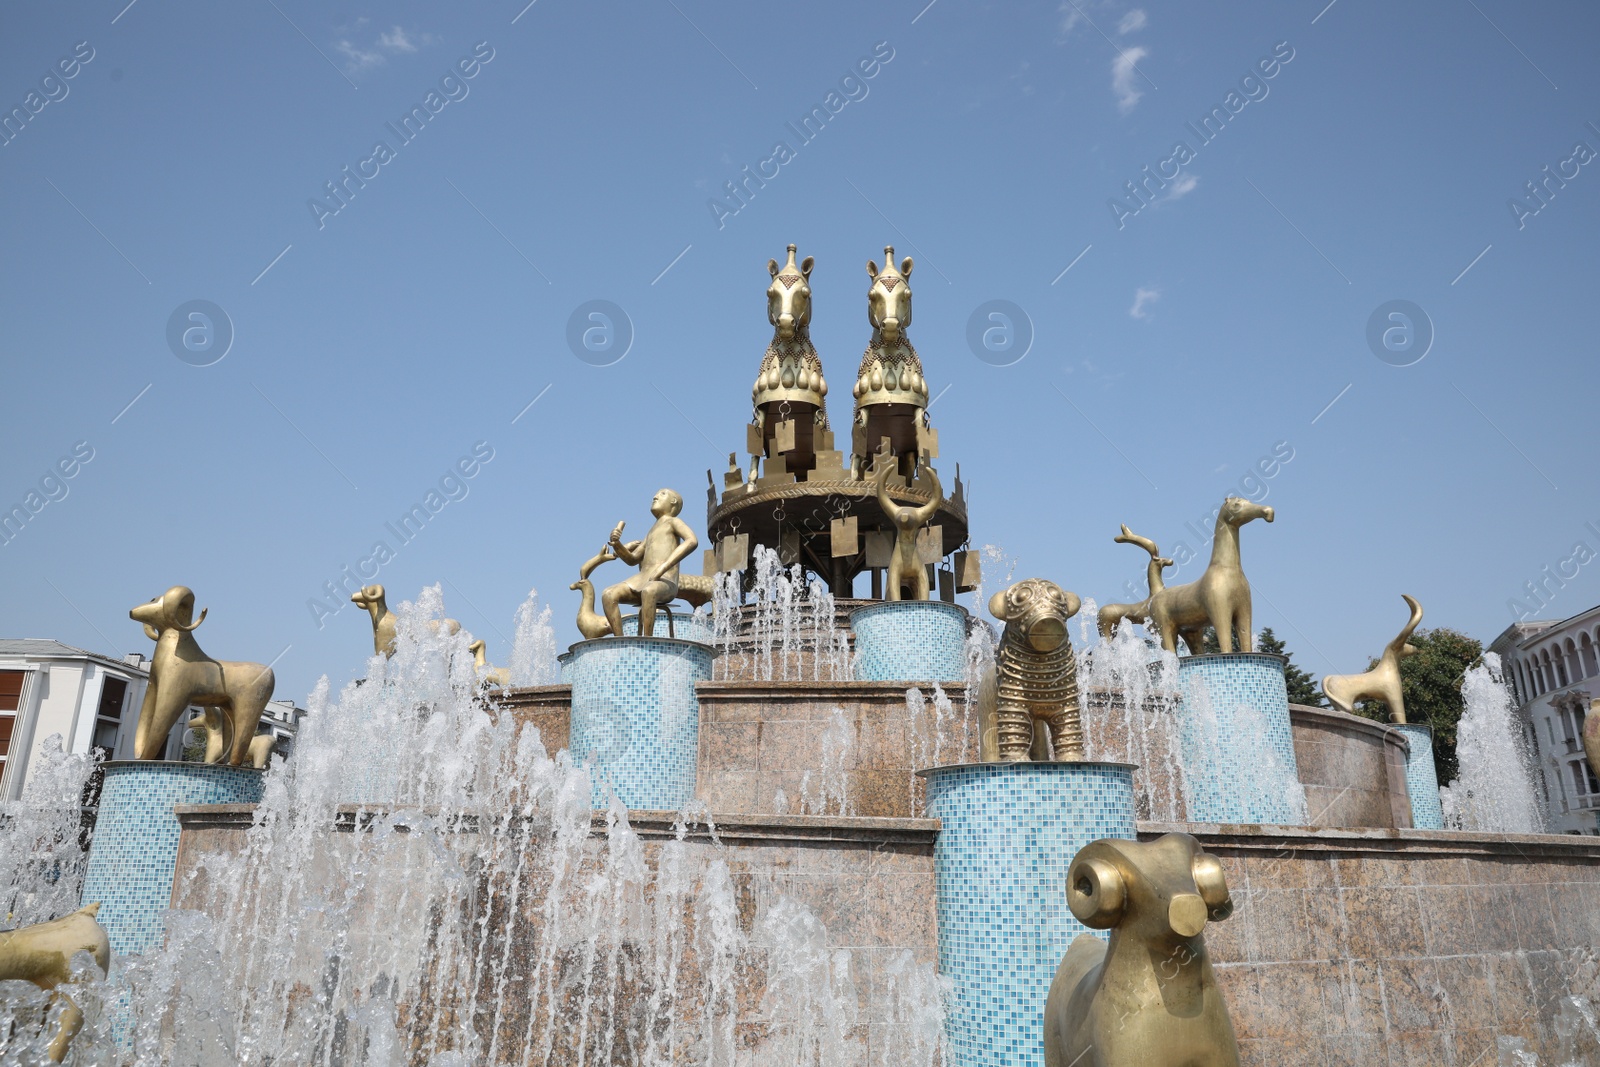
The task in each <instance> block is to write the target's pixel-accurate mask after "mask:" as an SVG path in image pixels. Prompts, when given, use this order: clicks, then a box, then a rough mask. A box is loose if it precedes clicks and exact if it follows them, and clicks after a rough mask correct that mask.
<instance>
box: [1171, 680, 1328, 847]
mask: <svg viewBox="0 0 1600 1067" xmlns="http://www.w3.org/2000/svg"><path fill="white" fill-rule="evenodd" d="M1283 663H1284V660H1283V657H1282V656H1274V655H1268V654H1264V653H1255V652H1231V653H1226V654H1220V655H1203V656H1185V657H1182V658H1180V659H1179V660H1178V685H1179V688H1180V690H1181V691H1182V694H1183V715H1182V719H1181V723H1180V726H1181V734H1182V745H1183V766H1184V773H1185V777H1186V780H1187V784H1188V796H1189V817H1190V818H1191V819H1193V820H1195V821H1197V822H1228V823H1275V824H1283V823H1297V822H1299V821H1300V820H1302V819H1303V818H1304V817H1305V816H1304V813H1303V812H1302V811H1300V810H1298V807H1299V806H1298V805H1297V804H1296V803H1295V802H1294V799H1293V798H1292V797H1291V796H1290V795H1289V790H1287V789H1284V788H1281V784H1282V783H1280V781H1279V780H1278V779H1279V778H1280V776H1281V777H1282V778H1283V779H1285V780H1286V781H1287V782H1288V783H1289V784H1290V785H1291V786H1292V785H1293V784H1294V783H1295V782H1297V781H1298V772H1297V771H1296V768H1295V750H1294V735H1293V729H1292V728H1291V726H1290V724H1289V696H1288V690H1287V687H1286V686H1285V683H1284V677H1283ZM1264 751H1265V752H1268V753H1270V754H1271V757H1272V758H1271V759H1265V760H1264V759H1263V758H1262V756H1263V752H1264Z"/></svg>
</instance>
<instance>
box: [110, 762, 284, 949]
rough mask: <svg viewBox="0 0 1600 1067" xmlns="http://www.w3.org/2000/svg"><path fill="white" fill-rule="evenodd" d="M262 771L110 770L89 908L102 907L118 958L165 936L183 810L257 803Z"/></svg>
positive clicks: (171, 765) (132, 766)
mask: <svg viewBox="0 0 1600 1067" xmlns="http://www.w3.org/2000/svg"><path fill="white" fill-rule="evenodd" d="M261 782H262V772H261V771H258V770H255V769H254V768H250V767H220V766H215V765H212V764H205V763H176V762H169V761H166V760H116V761H113V762H110V763H107V764H105V785H104V787H103V788H102V789H101V792H100V804H99V808H98V810H97V812H96V815H95V825H94V838H93V841H92V842H91V844H90V847H89V862H88V867H87V869H86V870H85V872H84V878H83V896H82V902H83V903H84V904H91V903H93V902H95V901H99V902H100V912H99V915H98V918H99V921H100V925H101V926H104V927H105V928H106V934H107V935H108V936H109V937H110V939H111V951H112V952H113V953H115V954H116V955H119V956H122V955H128V954H130V953H136V952H143V951H144V950H145V949H147V948H149V947H151V946H152V945H154V944H157V943H158V942H159V941H161V939H162V938H163V937H164V936H165V933H166V926H165V919H164V918H163V915H162V913H163V912H165V911H166V910H167V908H169V907H170V906H171V904H172V878H173V871H174V870H175V869H176V867H177V863H178V853H179V842H180V838H181V833H182V831H181V827H180V826H179V824H178V817H177V815H176V814H174V808H175V806H176V805H179V804H236V803H250V804H254V803H256V802H257V801H259V800H260V799H261Z"/></svg>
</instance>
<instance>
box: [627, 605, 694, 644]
mask: <svg viewBox="0 0 1600 1067" xmlns="http://www.w3.org/2000/svg"><path fill="white" fill-rule="evenodd" d="M667 615H668V613H667V612H666V611H658V612H656V624H655V627H654V629H655V632H654V633H653V634H651V636H652V637H676V638H677V639H678V640H680V641H698V642H700V643H701V644H702V645H709V644H711V641H712V634H711V616H709V615H692V614H690V613H689V612H686V611H674V612H672V613H671V615H672V622H671V623H670V625H669V624H668V622H667ZM622 633H623V635H624V636H625V637H638V636H639V616H638V615H637V614H633V615H624V616H623V617H622Z"/></svg>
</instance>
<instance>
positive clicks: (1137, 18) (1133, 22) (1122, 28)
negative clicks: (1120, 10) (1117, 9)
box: [1117, 7, 1150, 34]
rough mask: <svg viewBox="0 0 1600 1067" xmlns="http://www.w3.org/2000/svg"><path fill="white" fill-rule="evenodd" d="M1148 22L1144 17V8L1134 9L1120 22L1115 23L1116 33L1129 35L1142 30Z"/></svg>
mask: <svg viewBox="0 0 1600 1067" xmlns="http://www.w3.org/2000/svg"><path fill="white" fill-rule="evenodd" d="M1149 21H1150V19H1149V18H1148V17H1146V16H1145V13H1144V8H1142V7H1136V8H1134V9H1133V10H1132V11H1130V12H1128V13H1127V14H1126V15H1124V16H1122V21H1121V22H1119V23H1117V32H1118V33H1121V34H1129V33H1133V32H1134V31H1136V30H1142V29H1144V27H1145V24H1146V23H1148V22H1149Z"/></svg>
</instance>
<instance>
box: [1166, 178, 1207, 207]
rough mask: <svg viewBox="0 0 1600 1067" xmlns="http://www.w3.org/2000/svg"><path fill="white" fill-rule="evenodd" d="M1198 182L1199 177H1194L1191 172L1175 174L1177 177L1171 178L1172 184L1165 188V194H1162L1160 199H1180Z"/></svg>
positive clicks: (1192, 189)
mask: <svg viewBox="0 0 1600 1067" xmlns="http://www.w3.org/2000/svg"><path fill="white" fill-rule="evenodd" d="M1199 184H1200V179H1199V178H1197V177H1195V176H1194V175H1193V174H1180V175H1178V176H1177V178H1175V179H1173V182H1172V185H1171V186H1170V187H1168V189H1167V195H1166V196H1163V197H1162V198H1161V199H1162V200H1163V201H1167V200H1181V199H1182V198H1184V197H1186V196H1188V195H1189V194H1190V193H1192V192H1194V187H1195V186H1197V185H1199Z"/></svg>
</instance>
